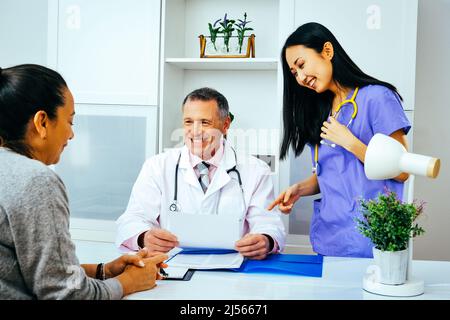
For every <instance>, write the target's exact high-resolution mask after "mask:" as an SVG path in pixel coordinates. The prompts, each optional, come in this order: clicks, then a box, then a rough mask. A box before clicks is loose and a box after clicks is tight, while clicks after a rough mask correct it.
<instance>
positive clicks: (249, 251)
mask: <svg viewBox="0 0 450 320" xmlns="http://www.w3.org/2000/svg"><path fill="white" fill-rule="evenodd" d="M269 245H270V243H269V239H267V237H266V236H265V235H263V234H250V233H248V234H246V235H245V236H244V237H243V238H242V239H241V240H239V241H237V242H236V250H237V251H239V253H240V254H242V255H243V256H244V257H248V258H250V259H255V260H262V259H265V258H266V257H267V254H268V253H269Z"/></svg>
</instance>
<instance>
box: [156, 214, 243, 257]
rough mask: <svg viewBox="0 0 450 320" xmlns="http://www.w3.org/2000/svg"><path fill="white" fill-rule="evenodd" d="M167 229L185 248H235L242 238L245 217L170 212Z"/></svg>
mask: <svg viewBox="0 0 450 320" xmlns="http://www.w3.org/2000/svg"><path fill="white" fill-rule="evenodd" d="M166 217H167V220H166V225H165V229H167V230H168V231H170V232H171V233H173V234H174V235H176V236H177V238H178V242H179V246H180V247H184V248H212V249H234V248H235V243H236V241H238V240H239V239H241V236H242V232H243V219H242V217H238V216H236V215H231V214H220V215H216V214H190V213H184V212H168V213H167V216H166Z"/></svg>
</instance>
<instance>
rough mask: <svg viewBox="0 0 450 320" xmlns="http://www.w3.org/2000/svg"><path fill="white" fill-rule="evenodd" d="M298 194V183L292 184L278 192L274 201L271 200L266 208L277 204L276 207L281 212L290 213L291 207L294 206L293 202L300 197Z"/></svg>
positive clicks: (269, 208)
mask: <svg viewBox="0 0 450 320" xmlns="http://www.w3.org/2000/svg"><path fill="white" fill-rule="evenodd" d="M300 196H301V193H300V185H299V184H298V183H296V184H293V185H292V186H290V187H289V188H287V189H286V190H284V191H283V192H282V193H280V195H279V196H278V197H277V198H276V199H275V201H273V202H272V203H271V204H270V205H269V207H267V210H269V211H270V210H272V209H273V208H275V206H276V205H278V209H280V211H281V212H283V213H285V214H289V213H291V210H292V207H293V206H294V204H295V202H296V201H297V200H298V199H300Z"/></svg>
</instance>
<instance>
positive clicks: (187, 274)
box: [164, 267, 195, 281]
mask: <svg viewBox="0 0 450 320" xmlns="http://www.w3.org/2000/svg"><path fill="white" fill-rule="evenodd" d="M171 269H172V271H171ZM174 269H175V268H170V267H169V268H166V272H167V274H168V275H167V276H165V277H164V281H166V280H172V281H189V280H191V278H192V275H193V274H194V272H195V270H194V269H187V270H185V271H184V274H183V271H180V272H174Z"/></svg>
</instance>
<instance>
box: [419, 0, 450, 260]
mask: <svg viewBox="0 0 450 320" xmlns="http://www.w3.org/2000/svg"><path fill="white" fill-rule="evenodd" d="M449 14H450V0H433V1H429V0H420V1H419V16H418V32H417V56H416V59H417V60H416V63H417V67H416V109H415V110H416V111H415V119H414V122H415V128H414V152H416V153H420V154H426V155H430V156H434V157H438V158H440V159H441V172H440V175H439V176H438V178H437V179H435V180H434V179H425V178H423V177H416V183H415V193H414V196H415V198H417V199H420V200H423V201H425V202H426V205H425V215H424V216H423V218H422V219H421V220H420V223H421V224H422V225H423V228H424V229H425V234H424V235H422V236H420V237H418V238H417V239H416V240H415V241H414V258H415V259H423V260H450V249H449V246H450V232H449V231H450V230H449V229H450V206H449V202H448V201H449V196H450V188H449V187H450V184H449V181H450V171H449V170H448V167H449V163H450V126H449V120H450V94H449V92H450V80H449V76H450V60H449V57H450V19H449V18H450V17H449Z"/></svg>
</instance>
